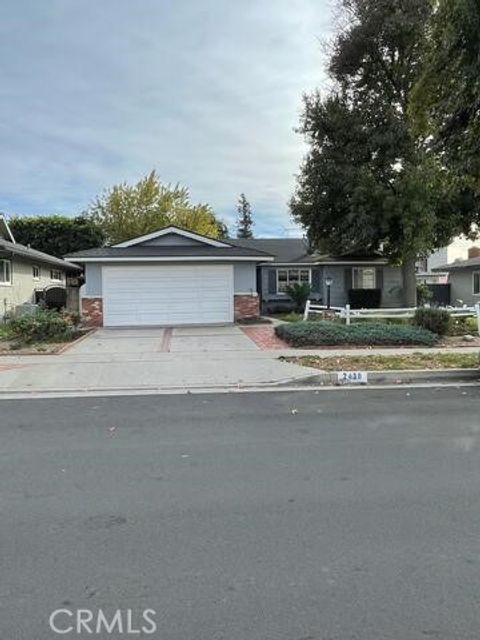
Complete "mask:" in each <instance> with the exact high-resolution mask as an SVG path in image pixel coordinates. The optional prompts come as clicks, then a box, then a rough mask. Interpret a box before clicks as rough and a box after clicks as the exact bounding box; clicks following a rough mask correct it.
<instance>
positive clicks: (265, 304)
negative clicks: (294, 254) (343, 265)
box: [259, 263, 323, 313]
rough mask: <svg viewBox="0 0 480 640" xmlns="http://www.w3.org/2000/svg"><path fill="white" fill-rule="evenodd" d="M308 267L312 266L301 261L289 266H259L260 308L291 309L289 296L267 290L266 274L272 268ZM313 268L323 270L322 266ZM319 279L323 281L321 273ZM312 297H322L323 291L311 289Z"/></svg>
mask: <svg viewBox="0 0 480 640" xmlns="http://www.w3.org/2000/svg"><path fill="white" fill-rule="evenodd" d="M284 268H285V269H288V268H290V269H302V268H303V269H310V268H312V267H311V266H310V265H302V264H301V263H298V264H292V265H291V266H290V267H282V266H274V265H269V266H264V267H260V278H259V281H260V292H259V295H260V297H261V304H262V310H264V311H265V312H267V311H268V312H269V313H274V312H275V311H276V310H278V311H282V310H285V309H293V302H292V301H291V300H290V298H289V297H288V296H287V295H285V294H282V293H269V291H268V274H269V272H270V271H272V269H273V270H274V271H276V270H277V269H284ZM314 268H315V269H321V270H322V272H323V267H320V266H318V267H314ZM320 281H323V275H320ZM311 297H312V299H318V300H320V299H322V297H323V291H322V290H320V291H315V290H313V291H312V294H311Z"/></svg>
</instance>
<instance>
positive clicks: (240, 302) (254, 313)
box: [233, 293, 260, 320]
mask: <svg viewBox="0 0 480 640" xmlns="http://www.w3.org/2000/svg"><path fill="white" fill-rule="evenodd" d="M233 308H234V315H235V320H239V319H240V318H256V317H258V316H259V315H260V299H259V297H258V295H257V294H256V293H241V294H238V295H234V296H233Z"/></svg>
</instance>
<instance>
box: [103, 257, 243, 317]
mask: <svg viewBox="0 0 480 640" xmlns="http://www.w3.org/2000/svg"><path fill="white" fill-rule="evenodd" d="M102 273H103V321H104V325H105V326H107V327H122V326H148V325H177V324H209V323H217V322H218V323H222V322H233V266H232V265H196V266H188V265H179V266H176V265H158V264H156V265H148V266H146V265H141V266H140V265H136V266H131V267H125V266H111V267H103V269H102Z"/></svg>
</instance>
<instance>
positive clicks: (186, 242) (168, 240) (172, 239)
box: [137, 233, 205, 247]
mask: <svg viewBox="0 0 480 640" xmlns="http://www.w3.org/2000/svg"><path fill="white" fill-rule="evenodd" d="M192 245H194V246H198V245H200V246H205V243H204V242H200V241H198V240H194V239H193V238H186V237H185V236H181V235H178V234H177V233H167V234H165V235H164V236H159V237H158V238H153V239H152V240H146V241H145V242H139V243H138V245H137V246H139V247H161V246H176V247H185V246H187V247H191V246H192Z"/></svg>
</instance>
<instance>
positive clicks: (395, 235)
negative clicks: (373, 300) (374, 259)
mask: <svg viewBox="0 0 480 640" xmlns="http://www.w3.org/2000/svg"><path fill="white" fill-rule="evenodd" d="M443 2H445V3H448V4H450V5H455V4H457V0H443ZM468 2H470V4H474V2H473V0H459V2H458V4H466V3H468ZM440 4H442V2H440ZM476 4H477V12H478V1H476ZM434 5H435V3H434V2H432V1H431V0H375V1H373V0H340V6H341V7H342V8H343V11H342V14H341V18H342V20H341V26H340V27H339V30H338V32H337V35H336V37H335V39H334V42H333V46H332V48H331V56H330V64H329V72H330V76H331V79H332V80H333V90H332V91H331V92H330V94H327V95H325V93H322V94H320V92H315V93H313V94H312V95H310V96H307V97H306V99H305V107H304V112H303V115H302V119H301V124H300V132H301V133H302V134H303V135H304V137H305V139H306V142H307V144H308V153H307V155H306V157H305V160H304V162H303V165H302V166H301V169H300V174H299V176H298V179H297V189H296V192H295V194H294V196H293V198H292V200H291V210H292V213H293V216H294V218H295V219H296V221H298V222H299V223H300V224H302V225H303V226H304V227H305V228H306V229H307V233H308V237H309V240H310V241H311V243H312V244H313V245H314V246H317V245H318V244H319V243H320V242H321V241H325V239H327V240H328V244H329V249H330V251H332V252H334V253H337V254H339V253H341V252H343V253H346V252H350V251H358V250H362V251H365V252H371V251H372V250H378V249H380V247H382V249H383V252H384V254H385V255H386V257H388V258H389V259H390V260H391V261H392V263H397V264H398V263H401V264H402V265H404V282H405V285H404V291H403V293H404V302H405V304H407V305H408V306H415V304H416V295H415V293H416V292H415V272H414V268H413V264H414V261H415V259H416V256H417V255H419V254H425V253H427V254H428V253H430V252H431V251H433V250H435V249H436V248H438V247H441V246H445V245H447V244H449V242H450V241H451V238H452V237H453V236H455V235H458V234H459V233H460V232H462V231H469V225H470V224H471V223H472V222H474V221H475V220H476V219H477V220H478V217H475V214H472V194H471V192H469V191H468V190H465V188H464V186H463V185H462V183H461V181H460V180H458V179H457V176H455V175H452V173H451V171H449V169H448V167H446V166H445V163H444V156H443V155H442V154H439V153H436V152H433V151H432V148H431V147H429V145H427V144H425V134H424V133H423V132H418V130H416V129H415V128H414V127H412V121H411V113H410V109H409V105H410V102H411V96H412V93H413V91H414V88H415V87H416V85H417V83H418V81H419V78H420V76H421V74H422V72H423V65H424V61H425V55H426V41H427V35H428V28H427V26H428V23H429V19H430V18H431V16H432V15H433V7H434ZM478 33H480V31H478V30H477V37H479V36H478ZM475 55H476V56H477V55H478V48H477V49H476V50H475ZM451 61H452V65H453V66H454V65H455V64H456V58H455V57H452V58H451ZM477 66H478V57H477ZM447 77H448V82H445V79H446V76H445V75H444V74H442V75H438V74H437V81H438V83H441V84H442V85H443V88H444V91H445V93H447V94H448V95H451V96H454V95H456V92H455V91H452V90H451V86H452V82H455V80H454V78H455V77H456V72H455V69H454V68H453V69H452V71H451V73H449V74H448V76H447ZM478 77H479V75H478V71H477V75H476V78H477V83H478ZM458 82H459V83H460V84H462V83H463V78H460V79H459V80H458ZM470 86H472V85H470ZM478 95H479V94H478V91H477V93H476V95H475V97H476V100H477V108H480V107H479V105H480V102H478V100H479V98H478ZM472 140H473V144H474V146H475V153H477V149H478V144H477V141H478V135H477V136H473V137H472Z"/></svg>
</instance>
